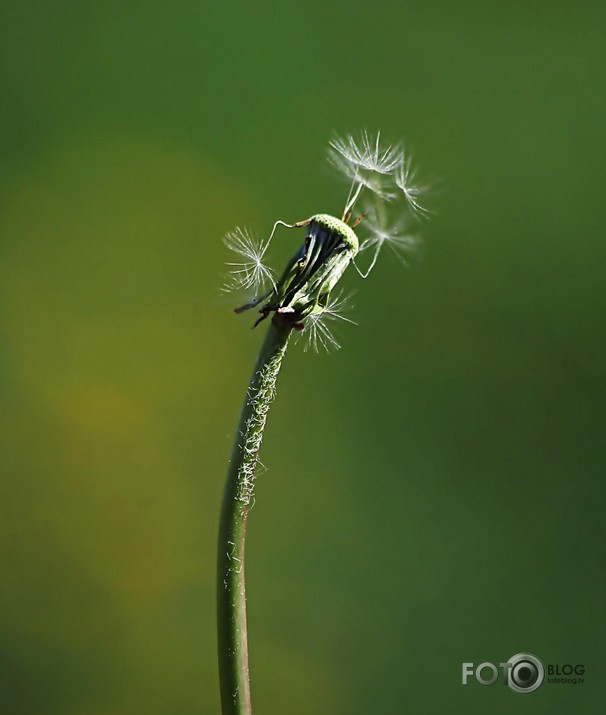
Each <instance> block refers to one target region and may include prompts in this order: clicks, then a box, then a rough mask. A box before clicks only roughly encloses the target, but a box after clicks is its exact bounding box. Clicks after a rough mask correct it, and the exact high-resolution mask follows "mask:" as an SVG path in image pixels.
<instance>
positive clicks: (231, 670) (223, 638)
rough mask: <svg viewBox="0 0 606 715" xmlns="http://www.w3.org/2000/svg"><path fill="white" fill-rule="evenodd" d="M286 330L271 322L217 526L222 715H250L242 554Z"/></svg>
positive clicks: (244, 411)
mask: <svg viewBox="0 0 606 715" xmlns="http://www.w3.org/2000/svg"><path fill="white" fill-rule="evenodd" d="M290 332H291V330H290V328H284V327H280V326H278V325H275V324H274V323H271V325H270V327H269V330H268V331H267V335H266V336H265V340H264V342H263V345H262V346H261V350H260V352H259V357H258V358H257V364H256V365H255V369H254V371H253V374H252V377H251V379H250V383H249V385H248V390H247V391H246V399H245V400H244V405H243V407H242V412H241V414H240V422H239V424H238V431H237V433H236V438H235V441H234V446H233V449H232V453H231V459H230V462H229V470H228V472H227V482H226V484H225V494H224V497H223V506H222V509H221V524H220V527H219V550H218V567H217V630H218V644H219V678H220V683H221V708H222V713H223V715H250V713H251V712H252V710H251V702H250V681H249V675H248V636H247V629H246V582H245V578H244V550H245V545H246V520H247V517H248V511H249V509H250V505H251V502H252V499H253V489H254V480H255V468H256V465H257V460H258V455H259V448H260V446H261V440H262V439H263V431H264V429H265V422H266V421H267V413H268V411H269V408H270V405H271V403H272V400H273V398H274V395H275V391H276V380H277V378H278V373H279V372H280V366H281V365H282V358H283V357H284V353H285V352H286V347H287V345H288V338H289V335H290Z"/></svg>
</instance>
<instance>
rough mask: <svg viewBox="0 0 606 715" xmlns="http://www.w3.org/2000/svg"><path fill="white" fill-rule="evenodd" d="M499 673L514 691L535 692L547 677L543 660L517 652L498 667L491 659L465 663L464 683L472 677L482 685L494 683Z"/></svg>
mask: <svg viewBox="0 0 606 715" xmlns="http://www.w3.org/2000/svg"><path fill="white" fill-rule="evenodd" d="M499 670H500V672H499ZM499 675H501V676H502V678H503V684H504V685H507V686H508V687H509V688H511V690H513V691H514V692H516V693H533V692H534V691H535V690H538V689H539V688H540V687H541V684H542V683H543V680H544V679H545V667H544V666H543V663H542V662H541V660H540V659H539V658H537V657H536V655H532V654H531V653H517V654H516V655H513V656H512V657H511V658H510V659H509V660H508V661H507V662H506V663H499V667H498V668H497V666H496V665H495V664H494V663H490V662H489V661H485V662H484V663H480V664H479V665H477V666H476V665H475V664H474V663H463V675H462V683H463V685H467V683H468V681H469V678H470V677H475V679H476V680H477V681H478V683H480V684H481V685H494V684H495V683H496V682H497V680H498V679H499Z"/></svg>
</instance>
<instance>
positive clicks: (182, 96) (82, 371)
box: [0, 0, 606, 715]
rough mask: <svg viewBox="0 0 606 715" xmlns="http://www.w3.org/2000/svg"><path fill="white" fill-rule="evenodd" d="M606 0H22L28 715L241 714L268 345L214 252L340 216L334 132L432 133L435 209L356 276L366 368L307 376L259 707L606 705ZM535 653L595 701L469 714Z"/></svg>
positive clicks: (530, 701) (19, 102) (17, 409)
mask: <svg viewBox="0 0 606 715" xmlns="http://www.w3.org/2000/svg"><path fill="white" fill-rule="evenodd" d="M605 7H606V6H604V4H603V3H598V2H597V1H596V2H581V3H578V2H577V3H570V2H556V3H553V2H547V0H542V1H541V0H539V1H537V2H528V1H525V2H519V1H517V0H514V2H509V3H496V2H494V3H480V2H473V1H471V0H461V1H460V2H457V3H451V2H445V1H439V0H430V2H427V3H411V2H402V3H390V2H381V1H379V2H374V3H367V2H360V1H359V0H349V1H348V2H338V1H337V0H322V2H317V1H314V2H301V3H277V2H276V3H269V2H262V3H246V2H238V3H236V2H222V3H209V2H190V1H185V0H177V1H176V2H173V3H166V2H157V0H147V1H146V2H138V1H136V0H132V1H130V2H123V1H121V2H117V1H115V0H113V1H112V0H109V1H106V2H103V3H93V2H86V3H75V2H69V1H67V0H58V1H56V2H52V3H48V2H42V0H19V2H17V1H16V0H3V2H2V3H1V13H2V18H1V21H0V58H1V59H0V62H1V69H0V72H1V74H0V94H1V97H2V101H1V102H0V112H1V129H2V130H1V132H0V151H1V162H0V242H1V243H0V394H1V400H0V444H1V447H0V450H1V452H0V464H1V479H0V493H1V496H0V538H1V541H2V556H1V559H0V659H1V660H0V712H2V713H7V714H9V713H10V714H11V715H17V714H18V715H30V714H31V715H51V714H52V715H55V714H57V715H136V714H139V713H145V715H156V714H157V715H164V714H167V713H170V714H171V715H186V714H190V713H203V714H206V713H208V714H215V713H218V711H219V698H218V688H217V666H216V657H215V648H216V644H215V626H214V570H215V565H214V560H215V536H216V531H217V522H218V512H219V504H220V498H221V492H222V484H223V479H224V472H225V466H226V462H227V458H228V454H229V450H230V445H231V440H232V437H233V431H234V426H235V422H236V418H237V414H238V411H239V407H240V402H241V399H242V396H243V392H244V388H245V385H246V381H247V379H248V376H249V371H250V368H251V364H252V361H253V359H254V356H255V354H256V350H257V348H258V345H259V342H260V340H261V338H262V334H261V329H257V330H256V331H254V332H253V331H251V330H250V324H251V320H250V316H248V315H247V316H235V315H233V313H232V312H231V307H233V306H232V302H231V301H230V300H228V299H226V298H225V297H223V296H222V295H221V293H220V291H219V286H220V285H221V274H222V270H223V268H222V266H223V262H224V261H225V260H226V259H227V255H226V252H225V249H224V247H223V246H222V244H221V236H222V235H223V234H224V233H225V231H226V230H228V229H230V228H232V227H233V226H234V225H236V224H247V225H250V226H253V227H255V228H257V229H258V230H259V231H260V232H261V233H262V232H265V231H267V230H268V229H269V228H270V226H271V225H272V223H273V221H274V220H275V219H276V218H282V219H285V220H287V221H295V220H299V219H301V218H304V217H307V216H309V215H310V214H312V213H315V212H318V211H329V212H336V211H339V210H340V208H341V205H342V202H343V198H344V193H343V192H344V186H343V185H342V184H341V183H340V182H339V181H338V179H335V177H334V176H333V175H332V174H331V172H330V170H329V169H327V168H326V163H325V149H326V145H327V141H328V139H329V138H330V137H331V136H332V135H333V132H334V131H340V132H346V131H354V130H358V129H359V128H362V127H367V128H369V129H375V128H379V129H382V130H383V132H384V135H385V137H386V138H387V139H394V140H397V139H404V140H406V141H408V142H409V145H410V146H412V147H413V148H414V151H415V155H416V156H417V158H418V160H419V163H420V165H421V166H422V167H424V169H425V172H424V175H425V176H426V177H428V178H429V179H432V180H434V182H435V184H436V185H437V186H439V187H440V190H439V191H437V192H436V195H435V196H434V198H433V199H430V204H431V205H432V206H433V208H436V209H437V213H436V216H435V218H434V220H433V221H432V222H430V223H427V224H426V225H424V226H423V227H422V232H423V233H424V234H425V236H426V243H425V250H424V256H423V259H422V260H417V261H414V262H413V264H412V266H411V267H410V269H409V270H403V269H402V267H401V266H400V265H398V264H397V263H396V262H394V261H390V260H383V261H381V262H380V264H379V266H378V268H377V269H376V271H375V272H374V273H373V274H372V276H371V277H370V278H369V279H368V280H367V281H366V282H362V281H359V280H357V279H356V276H355V274H352V275H349V276H347V280H346V283H347V285H348V287H349V288H351V289H354V290H356V291H357V293H356V296H355V304H356V308H355V312H354V314H353V316H352V317H354V318H355V320H356V321H357V322H358V323H359V327H352V326H344V329H343V330H342V331H341V334H340V338H341V340H342V343H343V345H344V347H343V349H342V350H341V351H340V352H339V353H337V354H333V355H329V356H321V355H320V356H314V355H311V354H309V353H304V352H303V351H302V350H301V346H300V345H299V346H293V347H292V348H291V350H290V353H289V355H288V357H287V360H286V362H285V365H284V368H283V373H282V375H281V377H280V385H279V399H278V401H277V403H276V405H275V408H274V409H273V413H272V414H271V417H270V422H269V426H268V433H267V436H266V437H267V438H266V444H265V445H264V448H263V452H262V460H263V462H264V463H265V465H266V466H267V467H268V469H267V471H266V472H265V473H263V475H262V476H261V477H260V478H259V482H258V487H257V501H256V505H255V507H254V510H253V512H252V514H251V519H250V529H249V545H248V549H249V565H248V571H249V575H248V588H249V619H250V630H251V667H252V673H253V699H254V704H255V706H256V711H257V712H259V713H265V714H266V715H270V714H272V713H276V714H278V713H293V714H298V713H317V714H318V715H321V714H323V713H327V714H328V713H330V714H331V715H334V714H335V713H347V714H348V715H353V714H360V715H362V714H365V713H369V712H373V713H375V712H376V713H404V712H416V713H418V712H423V713H438V712H439V713H443V712H450V713H455V712H456V713H486V712H491V713H513V712H516V713H550V714H552V713H556V712H557V713H573V712H574V713H576V712H583V713H586V714H590V713H598V712H599V713H601V712H603V704H604V701H605V696H606V682H605V678H604V626H605V618H604V608H603V606H604V602H605V597H606V593H605V591H606V588H605V580H604V565H605V563H604V543H605V538H604V537H605V535H606V534H605V529H604V517H603V512H604V487H603V482H604V471H605V467H606V454H605V452H606V450H605V439H604V437H605V435H604V420H605V407H606V399H605V396H604V378H605V368H604V354H605V347H606V346H605V343H606V340H605V330H604V328H605V326H604V322H605V321H604V318H605V317H606V294H605V291H604V265H605V263H604V259H605V253H606V251H605V250H604V170H605V168H606V166H605V165H606V161H605V159H606V151H605V146H606V144H605V139H606V131H605V124H604V114H605V111H606V101H605V100H606V87H605V77H604V66H605V59H606V57H605V54H606V53H605V51H604V38H603V28H604V23H605V22H606V10H605ZM297 240H298V237H297V238H293V236H292V235H291V234H289V233H288V232H285V233H283V234H281V235H280V236H279V242H283V245H284V249H283V250H284V251H285V253H284V256H283V257H284V258H286V256H287V255H288V254H289V253H290V252H291V251H292V250H293V248H294V247H295V245H296V244H295V242H296V241H297ZM524 650H526V651H530V652H531V653H535V654H536V655H538V656H539V657H541V658H542V659H543V661H544V662H545V663H546V664H548V663H560V664H565V663H571V664H577V663H580V664H584V665H585V667H586V682H585V683H584V684H583V685H578V686H572V685H568V686H565V685H547V684H545V685H543V687H542V688H541V689H540V690H539V691H538V692H537V693H535V694H533V695H516V694H514V693H513V692H511V691H509V690H508V689H507V688H504V687H502V685H500V684H499V685H495V686H493V687H481V686H479V685H478V684H471V685H469V686H467V687H463V686H462V685H461V663H462V662H463V661H474V662H475V663H479V662H482V661H485V660H489V661H493V662H497V663H499V662H501V661H504V660H507V659H508V658H509V657H510V656H512V655H514V654H515V653H518V652H520V651H524Z"/></svg>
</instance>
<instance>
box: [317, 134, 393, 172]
mask: <svg viewBox="0 0 606 715" xmlns="http://www.w3.org/2000/svg"><path fill="white" fill-rule="evenodd" d="M329 154H330V157H331V158H332V160H333V161H334V162H337V163H339V164H340V165H341V166H342V165H343V163H345V164H347V165H349V166H354V167H358V168H359V169H364V170H366V171H372V172H376V173H379V174H391V173H392V172H393V171H394V170H395V169H396V168H397V166H398V165H399V164H400V163H401V161H402V156H403V155H402V150H401V148H400V147H399V146H398V145H389V146H385V147H383V146H382V145H381V132H377V134H376V136H375V137H374V139H373V138H372V137H371V136H370V135H369V134H368V132H362V135H361V139H360V141H359V142H356V140H355V139H354V137H353V136H351V135H349V136H348V137H347V138H345V139H343V138H341V137H337V138H336V139H333V141H331V142H330V150H329Z"/></svg>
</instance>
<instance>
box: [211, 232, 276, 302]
mask: <svg viewBox="0 0 606 715" xmlns="http://www.w3.org/2000/svg"><path fill="white" fill-rule="evenodd" d="M270 240H271V236H270V238H269V239H267V241H265V243H263V242H261V241H260V240H259V239H258V238H256V237H255V236H254V235H253V234H252V233H250V232H249V231H248V230H247V229H245V228H236V229H234V230H233V231H230V232H229V233H228V234H227V235H226V236H225V238H224V239H223V242H224V243H225V245H226V246H227V248H229V250H230V251H233V252H234V253H237V254H238V255H239V256H241V257H242V258H243V259H244V261H240V262H228V263H227V264H226V265H227V266H229V277H228V281H227V282H226V284H225V285H224V290H226V291H233V290H243V291H252V292H253V293H259V291H261V290H262V289H264V288H266V286H267V285H268V284H271V285H272V286H273V287H275V283H274V277H273V271H272V270H271V268H269V267H268V266H266V265H265V263H264V262H263V259H264V258H265V254H266V253H267V249H268V247H269V242H270Z"/></svg>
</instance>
